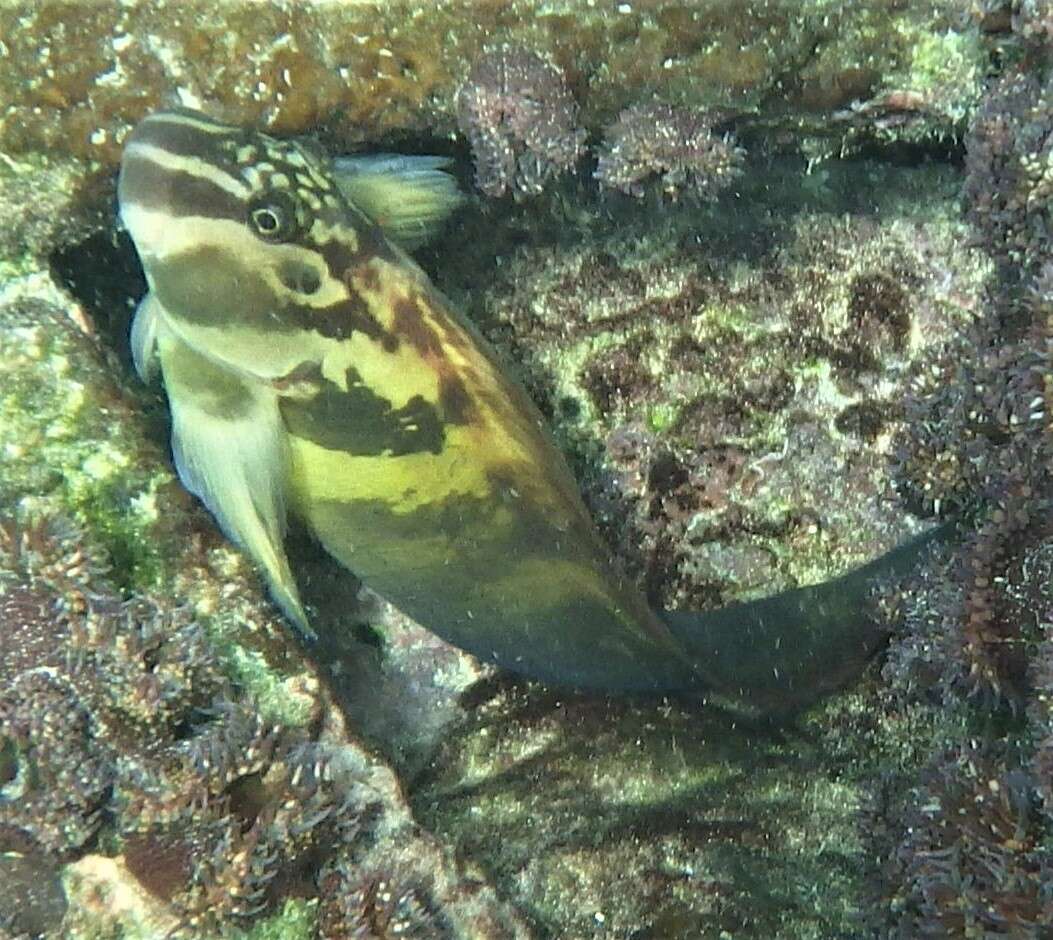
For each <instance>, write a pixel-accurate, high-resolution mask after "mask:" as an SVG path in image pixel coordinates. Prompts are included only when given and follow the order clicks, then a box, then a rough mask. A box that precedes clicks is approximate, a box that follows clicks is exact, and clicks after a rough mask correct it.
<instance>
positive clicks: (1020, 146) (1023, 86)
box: [964, 63, 1053, 276]
mask: <svg viewBox="0 0 1053 940" xmlns="http://www.w3.org/2000/svg"><path fill="white" fill-rule="evenodd" d="M965 167H966V177H965V187H964V195H965V199H966V201H967V204H968V207H969V209H968V212H969V218H970V220H971V221H972V223H973V225H974V226H975V227H976V230H977V232H978V234H979V235H980V237H981V238H982V239H983V243H984V245H985V247H986V248H987V250H988V251H989V252H990V253H991V254H992V256H993V257H994V258H996V259H997V260H998V261H999V262H1000V263H1001V264H1002V265H1003V267H1004V268H1006V269H1007V270H1011V269H1018V270H1020V271H1021V272H1023V273H1025V274H1026V275H1030V276H1034V274H1035V273H1037V271H1038V270H1039V269H1040V268H1041V267H1042V265H1043V264H1044V263H1045V262H1046V261H1048V260H1049V259H1050V253H1049V238H1048V229H1049V226H1050V220H1051V215H1050V209H1049V202H1050V197H1051V196H1053V81H1051V79H1050V77H1049V76H1047V75H1044V74H1043V71H1042V70H1041V69H1036V68H1035V67H1034V65H1033V64H1031V63H1022V64H1020V65H1018V66H1015V67H1011V68H1010V69H1008V70H1007V71H1006V72H1005V74H1003V75H1002V76H1001V77H999V78H998V79H997V80H996V81H995V83H994V85H993V87H992V88H991V89H990V91H989V92H988V93H987V95H986V96H985V97H984V100H983V103H982V105H981V107H980V109H979V111H978V112H977V114H976V118H975V120H974V121H973V123H972V126H971V127H970V129H969V134H968V136H967V138H966V164H965Z"/></svg>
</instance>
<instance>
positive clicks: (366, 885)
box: [319, 864, 450, 940]
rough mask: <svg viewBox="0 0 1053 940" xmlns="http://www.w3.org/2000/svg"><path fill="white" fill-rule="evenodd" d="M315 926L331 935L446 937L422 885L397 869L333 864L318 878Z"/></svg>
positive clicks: (354, 939)
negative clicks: (318, 892)
mask: <svg viewBox="0 0 1053 940" xmlns="http://www.w3.org/2000/svg"><path fill="white" fill-rule="evenodd" d="M319 886H320V892H321V898H322V901H321V911H320V914H319V930H320V931H321V934H322V936H324V937H326V938H331V940H396V938H398V937H409V938H413V940H443V938H445V937H448V936H450V934H449V931H448V930H447V929H446V927H445V926H444V925H443V924H442V921H441V919H440V918H439V916H438V915H437V914H436V913H435V911H434V907H433V904H432V902H431V900H430V898H429V893H428V891H427V890H426V888H425V886H423V885H421V884H419V883H418V882H416V881H415V880H414V879H413V876H409V877H408V878H407V877H406V876H405V875H403V874H400V873H398V872H397V871H388V872H380V871H371V870H369V869H365V870H363V869H361V868H358V869H356V868H350V867H349V866H347V865H344V864H335V865H332V866H330V867H329V869H328V870H327V871H325V872H323V874H322V876H321V878H320V881H319Z"/></svg>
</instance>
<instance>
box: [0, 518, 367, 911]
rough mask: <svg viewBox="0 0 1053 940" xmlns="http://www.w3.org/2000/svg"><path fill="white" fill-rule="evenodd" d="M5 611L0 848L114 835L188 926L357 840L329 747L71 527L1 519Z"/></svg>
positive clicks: (48, 855) (355, 812)
mask: <svg viewBox="0 0 1053 940" xmlns="http://www.w3.org/2000/svg"><path fill="white" fill-rule="evenodd" d="M0 614H2V615H3V617H4V629H3V630H2V631H0V854H2V853H3V852H10V851H16V852H18V853H20V855H25V856H26V857H32V858H33V859H37V860H39V864H40V865H54V864H55V863H57V862H63V861H69V860H72V859H76V858H78V857H79V856H80V855H82V854H84V853H85V852H87V851H88V850H89V849H92V850H97V849H96V846H98V845H103V844H105V845H111V846H116V847H117V849H118V850H119V851H120V853H121V855H122V858H123V862H124V868H125V869H126V870H127V872H128V873H129V874H130V875H131V876H132V877H133V878H135V879H137V880H138V882H139V883H140V885H141V886H142V887H143V888H145V889H146V890H147V891H149V892H150V893H151V894H152V895H154V896H155V897H157V898H158V899H159V900H161V901H163V902H164V903H166V904H167V905H168V907H169V909H170V910H171V911H172V912H173V913H174V914H175V915H177V916H178V917H179V919H180V922H181V923H182V924H183V925H184V927H187V928H192V929H194V930H200V929H209V930H222V929H224V928H225V927H226V926H227V925H229V924H230V923H231V922H232V921H235V920H237V921H244V920H245V919H246V918H250V917H252V916H254V915H256V914H257V913H259V912H260V911H262V910H264V909H266V908H268V907H269V906H270V905H271V904H273V903H275V902H277V901H278V900H279V899H280V898H281V897H283V896H285V893H286V892H293V893H297V894H304V893H309V891H310V890H311V886H310V881H311V878H312V870H313V866H315V865H317V864H320V859H321V858H323V857H324V855H325V853H332V852H335V851H336V850H337V849H340V848H343V847H346V846H348V845H350V844H351V843H353V841H354V840H355V838H356V836H357V834H358V821H359V819H360V817H361V813H362V808H363V806H364V805H365V803H364V802H363V800H361V799H359V798H358V797H357V796H356V795H355V790H354V787H353V786H352V783H353V781H350V780H349V779H347V775H346V774H334V773H333V771H332V770H331V768H330V762H329V758H328V752H327V751H326V750H325V749H323V748H322V747H321V746H320V745H318V744H316V743H313V742H311V741H310V740H309V739H308V738H307V737H306V736H305V733H304V732H303V731H300V730H286V729H283V728H281V727H279V726H276V725H275V724H273V723H272V722H268V721H266V720H264V719H262V718H261V717H260V716H259V715H258V714H257V712H256V710H255V709H254V708H253V707H252V705H251V703H250V702H247V701H244V700H242V699H239V697H238V696H237V694H236V692H235V690H233V689H232V688H231V687H230V685H229V683H228V682H227V680H225V679H224V677H223V676H222V675H221V674H220V672H219V670H218V667H217V664H216V662H215V661H214V659H213V657H212V656H211V655H210V654H209V652H208V649H209V647H208V643H207V641H206V640H205V638H204V635H203V634H202V632H201V630H200V628H199V627H198V626H197V625H196V624H194V623H193V622H192V621H190V620H188V619H187V618H186V617H185V616H183V615H181V614H180V613H179V612H178V611H174V610H172V609H170V608H169V607H167V606H165V605H164V604H162V603H161V602H159V601H157V600H154V599H151V598H148V597H137V598H134V599H133V600H131V601H123V600H122V599H121V598H120V597H119V596H118V595H117V594H116V592H115V591H114V589H113V587H112V585H110V584H109V582H108V580H107V578H106V575H105V565H104V564H103V562H102V560H101V554H100V553H99V552H98V550H97V549H95V548H94V546H92V545H91V544H90V543H89V542H88V541H87V539H86V538H85V536H84V535H83V533H81V532H79V531H78V530H77V529H76V528H75V527H74V526H72V525H70V524H69V523H68V522H66V521H64V520H62V519H60V518H55V517H50V516H42V517H40V518H36V519H29V520H26V521H15V520H3V521H0ZM34 864H36V863H34ZM298 884H299V885H300V887H299V888H297V885H298ZM3 926H5V924H4V922H3V921H2V920H0V929H2V928H3Z"/></svg>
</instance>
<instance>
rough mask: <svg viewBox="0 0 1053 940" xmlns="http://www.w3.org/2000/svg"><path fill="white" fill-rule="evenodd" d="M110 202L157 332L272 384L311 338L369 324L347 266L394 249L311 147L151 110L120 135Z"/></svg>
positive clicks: (300, 359) (297, 361)
mask: <svg viewBox="0 0 1053 940" xmlns="http://www.w3.org/2000/svg"><path fill="white" fill-rule="evenodd" d="M118 202H119V206H120V214H121V218H122V220H123V222H124V224H125V226H126V227H127V229H128V232H129V233H130V235H131V237H132V240H133V241H134V243H135V246H136V249H137V251H138V253H139V256H140V259H141V261H142V264H143V269H144V271H145V273H146V278H147V282H148V284H149V287H150V291H151V294H152V296H153V298H154V300H155V302H156V304H157V307H158V309H159V311H161V315H162V316H163V319H164V321H165V325H166V327H167V328H169V329H171V330H172V331H173V332H174V333H175V334H176V335H177V336H178V337H179V339H180V340H182V341H183V342H185V343H186V344H188V345H189V346H190V347H192V348H193V349H195V350H197V351H198V352H200V353H202V354H204V355H207V356H208V357H209V358H210V359H212V360H213V361H215V362H217V363H218V364H220V365H223V366H226V367H228V368H231V369H234V370H236V371H239V372H242V373H247V374H249V375H251V376H252V377H255V378H260V379H264V380H268V381H277V380H279V379H281V378H282V377H283V376H287V375H289V374H290V373H292V372H294V371H295V370H297V369H300V370H301V371H302V369H303V367H304V364H305V361H308V362H309V361H310V358H311V352H312V346H313V345H317V343H315V344H313V343H312V339H314V340H318V341H320V340H322V339H329V340H333V339H336V340H340V339H342V338H345V337H347V336H350V335H351V334H352V333H354V332H355V331H356V330H359V331H366V332H367V333H368V332H369V331H370V330H371V329H374V330H375V329H376V327H375V324H371V323H370V322H368V321H369V314H368V311H367V310H364V309H363V305H362V304H361V303H360V302H359V300H358V298H357V297H356V295H355V292H354V290H353V287H352V286H351V285H350V284H349V282H348V277H347V272H353V271H355V270H358V269H359V268H360V265H361V262H362V260H363V259H371V258H374V257H376V256H393V255H394V254H396V253H398V249H396V248H394V246H392V245H391V244H390V243H389V242H388V240H387V239H386V238H385V236H384V234H383V232H382V231H381V230H380V229H379V228H378V227H377V225H376V224H375V223H374V222H373V221H372V220H371V219H370V218H369V217H368V216H366V215H365V214H364V213H363V212H361V211H360V210H358V209H357V208H356V207H355V206H354V205H353V204H352V203H350V202H349V201H348V199H347V198H346V197H345V195H344V194H343V193H342V192H341V190H340V188H339V186H337V185H336V183H335V182H334V180H333V178H332V175H331V174H330V172H329V169H328V165H327V161H326V159H325V157H324V156H323V155H322V154H321V153H319V152H316V151H315V150H314V148H312V147H311V146H310V145H309V144H306V143H304V142H301V141H293V140H278V139H275V138H273V137H270V136H268V135H266V134H263V133H260V132H257V131H253V130H247V129H243V128H237V127H231V126H229V125H226V124H222V123H220V122H217V121H214V120H212V119H211V118H208V117H206V116H204V115H202V114H198V113H196V112H192V111H163V112H159V113H157V114H153V115H150V116H149V117H147V118H146V119H144V120H143V121H142V122H141V123H140V124H139V125H138V126H137V127H136V128H135V130H134V131H133V132H132V134H131V135H130V137H129V139H128V141H127V144H126V147H125V151H124V157H123V160H122V164H121V172H120V177H119V181H118Z"/></svg>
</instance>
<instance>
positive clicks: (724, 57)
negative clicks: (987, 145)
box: [0, 0, 985, 167]
mask: <svg viewBox="0 0 1053 940" xmlns="http://www.w3.org/2000/svg"><path fill="white" fill-rule="evenodd" d="M0 36H2V37H3V40H2V41H3V45H2V46H0V57H2V59H3V62H4V69H3V71H2V74H0V101H3V102H5V109H4V112H3V113H2V114H0V150H3V151H5V152H8V153H10V154H16V153H26V152H29V151H37V152H41V153H48V154H50V155H51V156H53V157H61V156H64V155H74V156H77V157H81V158H88V159H91V160H97V161H101V162H102V163H103V164H105V165H106V166H110V167H112V166H115V165H116V163H117V160H118V158H119V155H120V148H121V144H122V141H123V139H124V137H125V135H126V134H127V133H128V131H129V130H130V129H131V127H132V126H134V125H135V124H136V123H137V122H138V121H139V120H140V119H141V118H142V117H143V116H144V115H145V114H146V113H148V112H150V111H153V110H156V109H157V108H159V107H162V106H171V105H173V104H177V103H180V104H187V105H197V106H202V105H204V106H207V107H208V108H210V109H211V110H213V111H214V112H215V113H217V116H221V117H223V118H224V119H225V120H228V121H230V122H231V123H235V124H242V125H246V126H248V125H252V126H256V127H259V128H262V129H265V130H273V131H276V132H280V133H288V134H295V133H319V132H322V133H324V135H325V136H327V137H329V138H330V139H331V140H332V141H333V142H336V143H337V144H339V145H340V146H341V147H345V148H346V147H347V145H348V144H349V143H352V142H361V141H365V140H377V139H380V138H382V137H383V136H384V135H399V134H403V135H404V134H417V135H423V136H430V137H432V138H433V139H434V138H442V137H444V136H446V135H447V134H449V133H450V132H451V131H452V130H453V129H454V126H455V112H456V102H455V98H456V93H457V90H458V88H460V87H461V85H462V84H463V82H464V81H465V78H466V77H467V76H468V73H469V71H470V70H471V69H472V68H473V67H474V66H476V64H477V63H479V62H480V61H481V60H482V59H484V58H485V55H486V50H487V49H492V48H493V47H495V46H497V45H499V44H501V43H511V44H513V45H516V46H519V47H522V48H523V49H526V50H531V51H532V52H533V53H536V54H538V55H541V56H545V57H547V58H551V59H552V60H553V61H554V62H555V63H556V64H557V65H558V66H559V67H560V68H561V69H563V70H564V71H565V72H566V74H567V80H568V85H569V87H570V91H571V94H573V95H574V97H575V98H576V99H577V101H578V105H579V106H580V107H581V113H582V126H584V127H587V128H590V129H592V130H593V131H594V132H596V133H598V132H599V130H600V129H601V128H602V127H604V126H606V125H608V124H609V123H610V122H611V120H612V119H613V118H614V116H615V115H616V114H617V113H618V112H619V111H621V110H622V109H624V108H626V107H629V106H631V105H634V104H637V103H640V102H641V101H649V100H650V99H651V98H652V96H653V94H654V92H655V90H656V89H661V90H662V94H663V98H664V100H665V101H667V103H669V104H673V105H679V104H686V105H689V106H691V107H699V106H701V107H705V108H714V107H722V108H728V109H730V110H732V111H733V112H735V113H738V114H744V115H745V114H748V115H753V117H752V118H751V119H750V123H752V124H756V125H758V126H760V127H762V128H764V129H765V130H767V131H769V132H773V133H777V134H779V135H783V136H784V138H785V140H786V141H787V142H790V141H793V142H795V143H799V142H801V141H807V142H809V144H808V145H809V148H810V149H811V150H812V151H813V152H814V153H816V154H817V155H819V154H822V155H830V154H837V153H839V152H843V151H844V150H845V148H846V146H847V147H849V148H851V147H856V146H860V145H861V144H863V143H865V142H867V141H870V140H873V139H875V138H877V139H881V140H884V141H886V142H887V141H890V140H891V141H895V140H899V139H906V140H909V141H940V140H943V139H948V138H950V137H953V136H954V135H955V134H956V133H957V132H958V131H960V129H961V128H962V126H964V122H965V120H966V119H967V116H968V112H969V110H970V108H971V107H972V105H973V104H974V103H975V101H976V99H977V98H978V95H979V85H980V81H981V78H982V76H983V74H984V55H985V53H984V48H983V44H982V42H981V34H980V31H979V28H978V26H977V25H975V24H973V23H971V22H970V21H969V20H968V19H966V18H964V17H963V15H962V10H961V4H960V3H958V2H957V0H925V2H916V3H911V4H904V5H897V4H891V5H890V4H888V3H887V2H883V0H868V2H861V3H852V4H845V5H842V6H841V7H838V8H836V9H832V8H831V6H830V5H829V4H828V3H821V2H815V3H799V2H797V0H778V2H768V3H764V4H717V3H706V4H701V5H700V4H698V3H697V2H688V0H666V2H661V3H658V2H654V0H640V2H635V3H621V4H616V5H611V4H589V3H584V2H576V0H560V2H557V3H548V4H544V5H538V4H535V3H532V2H524V0H519V2H516V3H511V4H508V3H501V4H494V3H488V2H480V0H456V2H452V3H442V4H437V3H433V2H431V0H397V2H380V0H373V2H357V3H349V4H343V3H323V2H314V0H312V2H303V3H297V4H295V5H292V6H289V5H286V4H280V3H276V2H267V3H258V2H254V0H223V2H221V3H213V2H205V0H193V2H189V3H187V2H180V3H173V2H171V0H134V2H129V3H121V2H118V0H106V2H101V3H100V2H95V0H73V2H70V0H16V2H10V3H7V4H5V5H4V6H3V8H2V9H0ZM831 118H835V120H834V121H833V123H831Z"/></svg>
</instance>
